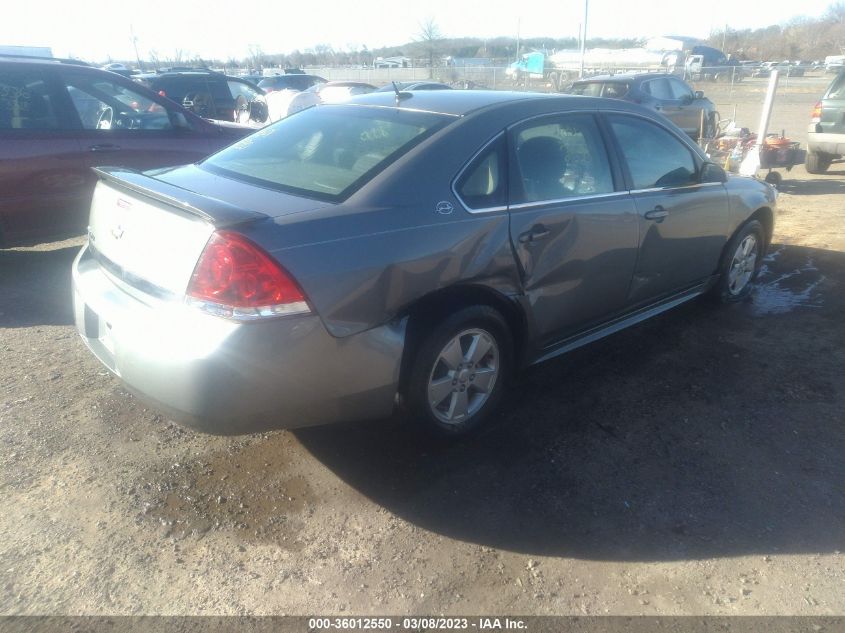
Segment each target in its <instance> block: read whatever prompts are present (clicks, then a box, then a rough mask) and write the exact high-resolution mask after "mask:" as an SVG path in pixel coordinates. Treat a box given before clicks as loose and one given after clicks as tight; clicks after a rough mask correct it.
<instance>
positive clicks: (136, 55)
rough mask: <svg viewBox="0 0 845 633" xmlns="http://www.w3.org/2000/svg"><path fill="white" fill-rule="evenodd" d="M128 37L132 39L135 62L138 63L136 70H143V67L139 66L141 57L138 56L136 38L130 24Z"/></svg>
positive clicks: (133, 28)
mask: <svg viewBox="0 0 845 633" xmlns="http://www.w3.org/2000/svg"><path fill="white" fill-rule="evenodd" d="M129 36H130V37H131V38H132V46H134V47H135V60H136V61H137V62H138V70H144V66H143V64H141V56H140V55H139V54H138V36H137V35H135V27H134V26H133V25H132V24H130V25H129Z"/></svg>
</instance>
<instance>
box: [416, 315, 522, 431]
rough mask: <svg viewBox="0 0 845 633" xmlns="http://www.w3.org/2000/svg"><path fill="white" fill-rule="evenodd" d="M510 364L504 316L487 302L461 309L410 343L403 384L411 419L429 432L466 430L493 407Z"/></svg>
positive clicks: (508, 335)
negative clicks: (411, 351)
mask: <svg viewBox="0 0 845 633" xmlns="http://www.w3.org/2000/svg"><path fill="white" fill-rule="evenodd" d="M512 369H513V339H512V337H511V334H510V331H509V329H508V325H507V322H506V321H505V319H504V317H502V315H501V314H500V313H499V312H498V311H496V310H494V309H493V308H490V307H488V306H474V307H470V308H464V309H462V310H460V311H458V312H456V313H455V314H452V315H450V316H448V317H446V318H445V319H444V320H443V321H441V322H440V323H439V324H438V325H436V326H435V327H434V329H433V330H432V331H431V332H430V333H429V334H428V335H426V336H425V337H424V338H423V339H422V340H421V342H420V344H419V345H418V346H417V348H416V353H415V355H414V358H413V360H412V364H411V369H410V377H409V380H408V383H407V402H408V407H409V413H410V416H411V419H412V420H413V421H414V422H415V423H416V424H417V425H418V426H419V427H421V428H422V429H423V430H425V431H426V432H429V433H433V434H434V435H438V436H441V437H457V436H461V435H466V434H468V433H470V432H471V431H473V430H475V429H477V428H478V427H479V426H480V425H481V424H482V423H483V422H484V421H485V420H487V419H488V418H489V416H490V414H491V413H492V412H493V411H494V410H495V408H496V406H497V404H498V402H499V400H500V399H501V397H502V393H503V391H504V389H505V383H506V381H507V378H508V377H509V375H510V373H511V372H512Z"/></svg>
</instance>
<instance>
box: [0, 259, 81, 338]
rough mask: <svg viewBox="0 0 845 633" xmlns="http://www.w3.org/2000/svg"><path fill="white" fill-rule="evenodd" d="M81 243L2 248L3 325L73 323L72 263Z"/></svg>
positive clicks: (0, 319) (0, 293)
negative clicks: (39, 248) (48, 246)
mask: <svg viewBox="0 0 845 633" xmlns="http://www.w3.org/2000/svg"><path fill="white" fill-rule="evenodd" d="M78 252H79V245H77V244H74V245H71V246H63V247H60V248H55V249H50V250H34V249H9V250H2V249H0V328H11V327H14V328H17V327H29V326H35V325H70V324H72V323H73V300H72V294H71V277H70V267H71V263H72V262H73V258H74V257H76V254H77V253H78Z"/></svg>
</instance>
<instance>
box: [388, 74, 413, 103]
mask: <svg viewBox="0 0 845 633" xmlns="http://www.w3.org/2000/svg"><path fill="white" fill-rule="evenodd" d="M390 83H391V85H392V86H393V92H395V93H396V107H397V108H398V107H399V106H400V105H402V99H410V98H411V95H410V94H409V93H407V92H401V91H400V90H399V86H397V85H396V81H391V82H390Z"/></svg>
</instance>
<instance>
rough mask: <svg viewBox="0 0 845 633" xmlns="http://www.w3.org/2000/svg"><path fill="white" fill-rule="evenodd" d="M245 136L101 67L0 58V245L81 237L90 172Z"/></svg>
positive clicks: (164, 158)
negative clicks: (95, 168)
mask: <svg viewBox="0 0 845 633" xmlns="http://www.w3.org/2000/svg"><path fill="white" fill-rule="evenodd" d="M252 131H253V129H252V128H249V127H246V126H240V125H235V124H232V123H230V124H222V123H219V124H217V123H213V122H211V121H208V120H205V119H202V118H200V117H198V116H196V115H195V114H193V113H191V112H189V111H188V110H186V109H185V108H183V107H182V106H180V105H178V104H176V103H173V102H171V101H169V100H167V99H166V98H164V97H162V96H159V95H157V94H155V93H154V92H151V91H150V90H148V89H147V88H145V87H144V86H142V85H140V84H138V83H135V82H134V81H132V80H130V79H127V78H125V77H122V76H120V75H118V74H115V73H112V72H109V71H107V70H101V69H99V68H92V67H90V66H88V65H83V64H80V63H79V62H72V61H69V60H57V59H44V58H20V57H4V56H0V245H5V246H9V245H13V244H18V243H22V242H25V241H32V240H35V239H41V238H49V237H52V236H58V235H65V234H70V233H82V232H83V231H84V230H85V226H86V219H87V211H88V208H89V206H90V204H91V192H92V191H93V189H94V183H95V181H96V178H95V177H94V174H93V171H92V170H91V167H95V166H98V165H116V166H125V167H131V168H134V169H139V170H142V169H152V168H155V167H167V166H171V165H181V164H184V163H193V162H196V161H198V160H199V159H201V158H203V157H205V156H207V155H208V154H211V153H213V152H215V151H216V150H218V149H221V148H222V147H224V146H226V145H229V144H230V143H232V142H234V141H235V140H237V139H238V138H240V137H242V136H244V135H246V134H248V133H250V132H252Z"/></svg>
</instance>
